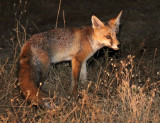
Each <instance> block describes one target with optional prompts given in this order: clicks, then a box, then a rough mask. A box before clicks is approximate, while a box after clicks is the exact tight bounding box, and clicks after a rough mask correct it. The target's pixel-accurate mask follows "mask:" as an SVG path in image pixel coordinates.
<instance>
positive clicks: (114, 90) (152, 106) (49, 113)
mask: <svg viewBox="0 0 160 123" xmlns="http://www.w3.org/2000/svg"><path fill="white" fill-rule="evenodd" d="M15 59H17V58H16V57H15ZM14 61H15V60H13V63H10V65H9V64H7V62H8V61H6V63H5V64H4V65H3V66H2V68H1V80H4V83H9V84H7V85H6V87H4V88H3V90H1V92H0V93H1V95H3V96H1V99H0V100H1V102H3V100H4V102H3V104H2V105H1V109H3V111H1V113H0V121H1V122H145V123H146V122H159V121H160V110H159V109H160V106H159V102H160V98H159V87H158V85H159V83H160V81H155V82H154V81H152V78H151V79H147V80H143V81H144V84H143V85H142V84H141V85H140V84H139V83H140V82H139V80H140V79H141V76H140V75H139V74H138V72H139V71H140V70H139V68H137V66H136V63H135V62H134V56H131V55H129V56H128V57H127V58H123V59H121V60H120V59H114V58H111V59H110V58H109V59H108V60H107V61H106V62H107V63H106V64H105V65H103V68H102V67H100V66H101V65H100V63H99V66H98V67H96V69H97V70H98V71H99V72H98V73H96V72H95V71H91V69H90V68H89V74H90V73H91V74H94V75H95V76H97V77H96V78H97V80H96V79H95V80H93V81H90V82H88V83H87V84H86V85H81V86H80V87H79V94H80V98H79V99H78V100H75V99H74V98H73V97H69V95H67V89H65V85H64V84H65V83H64V81H63V79H61V77H62V76H64V77H66V78H64V79H69V78H68V77H67V76H68V75H66V74H65V72H66V71H65V70H64V69H67V71H70V67H69V66H65V65H66V64H67V63H64V64H65V65H64V64H63V65H58V67H57V68H53V69H52V70H51V74H50V75H49V79H48V80H47V81H53V80H55V81H56V83H50V84H51V85H52V84H54V85H52V86H53V87H52V89H53V90H55V92H54V97H53V98H51V100H53V99H54V103H55V104H56V107H55V109H53V110H48V109H43V108H39V107H38V108H37V107H34V106H33V105H32V104H28V103H27V102H26V100H25V99H23V98H21V96H20V94H19V91H18V89H17V87H18V86H17V84H16V81H17V79H15V75H14V74H13V73H12V74H10V75H8V74H7V73H8V72H7V71H8V70H6V69H4V68H5V67H6V66H7V65H9V66H15V62H14ZM97 62H98V61H97ZM93 66H94V65H93ZM93 66H91V67H93ZM94 67H95V66H94ZM62 69H63V70H62ZM10 70H11V71H12V67H10ZM92 72H93V73H92ZM53 73H55V74H54V75H52V74H53ZM89 76H90V75H89ZM54 77H55V78H54ZM56 78H57V79H56ZM90 78H91V80H92V76H90ZM147 78H149V77H147ZM68 81H69V80H68ZM48 83H49V82H48ZM150 86H151V87H150ZM82 87H83V88H82ZM66 88H67V87H66ZM52 89H51V90H52ZM7 100H8V101H7Z"/></svg>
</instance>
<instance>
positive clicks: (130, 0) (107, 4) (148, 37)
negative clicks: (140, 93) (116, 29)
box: [0, 0, 160, 104]
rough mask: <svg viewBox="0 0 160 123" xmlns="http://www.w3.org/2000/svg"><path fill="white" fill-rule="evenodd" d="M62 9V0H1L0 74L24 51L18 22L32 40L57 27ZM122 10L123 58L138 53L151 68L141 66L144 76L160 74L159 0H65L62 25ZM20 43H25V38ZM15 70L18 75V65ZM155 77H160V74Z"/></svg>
mask: <svg viewBox="0 0 160 123" xmlns="http://www.w3.org/2000/svg"><path fill="white" fill-rule="evenodd" d="M58 8H59V0H28V1H27V0H26V1H25V0H0V76H1V75H4V74H1V73H2V70H3V69H5V70H8V71H11V70H10V69H11V68H13V66H12V65H11V64H10V63H11V62H17V61H13V59H14V57H15V55H16V56H18V54H19V50H20V47H19V45H18V46H17V48H16V49H15V47H16V44H17V43H18V39H17V23H18V24H19V26H18V28H19V31H20V32H19V36H22V35H21V33H24V30H23V28H22V27H24V28H25V29H26V38H27V39H28V38H29V37H30V36H31V35H33V34H35V33H38V32H42V31H46V30H50V29H53V28H55V26H56V20H57V12H58ZM121 10H123V15H122V17H121V26H120V34H119V40H120V42H121V44H122V49H121V50H120V51H119V54H120V57H121V58H124V57H126V56H128V55H130V54H132V55H135V56H136V58H135V60H137V61H139V62H138V63H140V62H141V63H143V65H144V66H145V67H147V68H150V69H145V67H144V66H141V69H145V70H146V71H145V73H144V76H152V74H154V75H155V74H159V72H160V1H159V0H62V2H61V7H60V12H59V18H58V27H64V20H65V27H81V26H84V25H91V16H92V15H96V16H97V17H98V18H100V19H101V20H102V21H104V22H105V21H107V20H108V19H110V18H113V17H116V16H117V15H118V13H119V12H120V11H121ZM23 36H24V35H23ZM23 36H22V37H23ZM20 44H21V45H23V41H21V42H20ZM17 49H18V50H17ZM15 50H17V52H16V53H15ZM142 57H143V60H142V61H141V58H142ZM5 64H8V65H7V66H6V65H5ZM4 66H5V67H4ZM2 68H3V69H2ZM12 72H13V73H14V74H15V76H16V67H14V69H13V71H12ZM12 72H8V73H6V74H11V73H12ZM142 76H143V73H142ZM1 78H2V76H1ZM153 78H154V79H156V80H160V75H157V76H155V77H153ZM7 81H10V80H3V79H0V85H1V87H0V91H1V90H4V88H7V85H8V83H7ZM2 96H4V94H3V95H2ZM5 100H7V98H5ZM1 102H2V103H3V104H5V103H4V102H3V101H1ZM6 104H7V103H6Z"/></svg>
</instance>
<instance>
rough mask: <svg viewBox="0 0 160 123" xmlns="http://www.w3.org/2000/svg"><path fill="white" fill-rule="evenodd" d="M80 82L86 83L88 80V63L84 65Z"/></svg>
mask: <svg viewBox="0 0 160 123" xmlns="http://www.w3.org/2000/svg"><path fill="white" fill-rule="evenodd" d="M80 80H81V82H82V83H85V82H86V80H87V68H86V61H85V62H83V63H82V68H81V72H80Z"/></svg>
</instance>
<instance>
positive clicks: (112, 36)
mask: <svg viewBox="0 0 160 123" xmlns="http://www.w3.org/2000/svg"><path fill="white" fill-rule="evenodd" d="M121 15H122V11H121V12H120V13H119V15H118V16H117V17H116V18H114V19H111V20H109V21H108V24H107V25H105V24H104V23H103V22H102V21H100V20H99V19H98V18H97V17H96V16H94V15H93V16H92V18H91V21H92V28H93V30H94V34H93V37H92V38H93V40H94V41H96V43H98V45H101V46H107V47H110V48H112V49H114V50H118V49H119V48H120V43H119V41H118V39H117V37H116V34H117V33H118V31H119V25H120V18H121Z"/></svg>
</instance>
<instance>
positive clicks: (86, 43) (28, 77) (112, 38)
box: [19, 11, 122, 107]
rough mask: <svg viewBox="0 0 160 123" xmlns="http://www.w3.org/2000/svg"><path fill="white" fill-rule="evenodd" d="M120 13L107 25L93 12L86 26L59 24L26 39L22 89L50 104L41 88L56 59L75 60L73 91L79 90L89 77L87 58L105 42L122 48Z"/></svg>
mask: <svg viewBox="0 0 160 123" xmlns="http://www.w3.org/2000/svg"><path fill="white" fill-rule="evenodd" d="M121 15H122V11H121V12H120V13H119V15H118V16H117V17H116V18H114V19H111V20H109V21H108V23H107V25H105V24H104V23H103V22H102V21H100V20H99V19H98V18H97V17H96V16H94V15H93V16H92V18H91V22H92V26H86V27H82V28H78V27H77V28H75V27H71V28H57V29H53V30H50V31H46V32H42V33H38V34H34V35H33V36H32V37H31V38H30V39H29V40H28V41H27V42H25V44H24V46H23V48H22V51H21V53H20V60H19V65H20V69H19V82H20V89H21V91H22V93H23V95H24V96H25V97H26V99H27V100H28V101H31V102H34V104H35V105H38V104H40V105H41V104H42V105H45V106H47V107H49V105H47V104H46V102H45V98H46V96H45V94H44V93H43V92H42V91H40V90H39V87H40V83H43V82H44V81H45V79H46V77H47V74H48V72H49V68H50V66H51V64H52V63H58V62H61V61H71V62H72V82H71V91H72V93H73V94H76V92H77V86H78V81H79V78H80V79H81V80H82V82H84V81H85V80H86V79H87V71H86V61H87V60H88V59H89V58H90V57H91V56H92V55H93V54H94V53H95V52H96V51H97V50H99V49H101V48H102V47H104V46H107V47H110V48H112V49H114V50H118V49H119V48H120V43H119V41H118V40H117V37H116V34H117V33H118V31H119V25H120V17H121Z"/></svg>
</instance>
